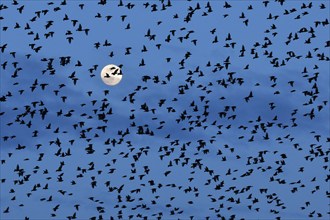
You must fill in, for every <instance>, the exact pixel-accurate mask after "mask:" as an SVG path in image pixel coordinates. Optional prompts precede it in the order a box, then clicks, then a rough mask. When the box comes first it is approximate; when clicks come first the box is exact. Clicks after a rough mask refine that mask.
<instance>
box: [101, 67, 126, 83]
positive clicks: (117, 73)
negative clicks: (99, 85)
mask: <svg viewBox="0 0 330 220" xmlns="http://www.w3.org/2000/svg"><path fill="white" fill-rule="evenodd" d="M101 78H102V81H103V82H104V83H105V84H107V85H109V86H115V85H117V84H118V83H119V82H120V81H121V79H122V78H123V74H122V72H121V69H120V68H119V67H118V66H116V65H114V64H109V65H107V66H105V67H103V69H102V71H101Z"/></svg>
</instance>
